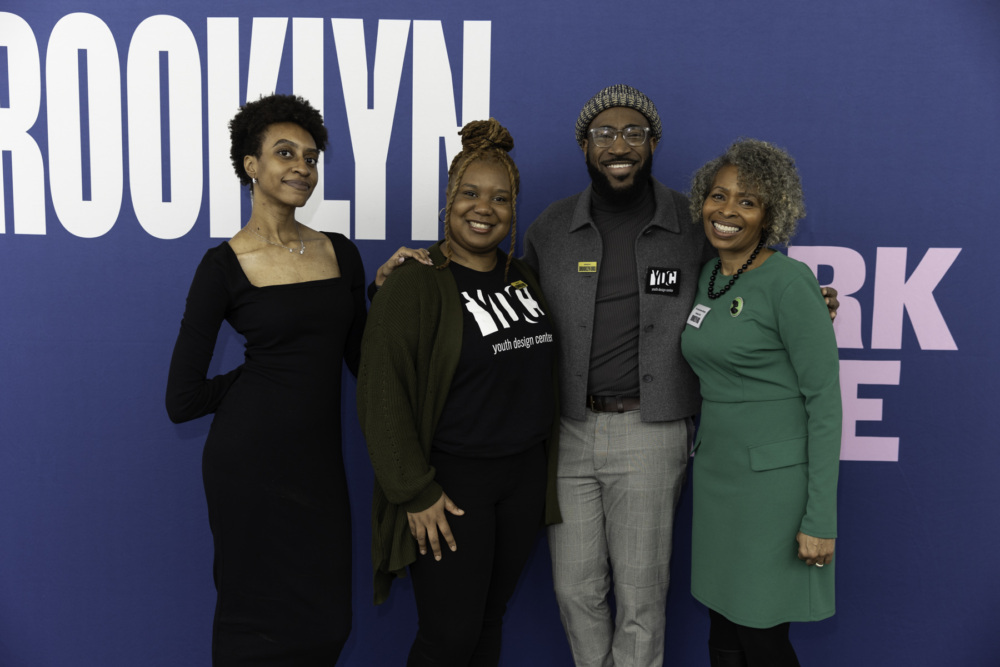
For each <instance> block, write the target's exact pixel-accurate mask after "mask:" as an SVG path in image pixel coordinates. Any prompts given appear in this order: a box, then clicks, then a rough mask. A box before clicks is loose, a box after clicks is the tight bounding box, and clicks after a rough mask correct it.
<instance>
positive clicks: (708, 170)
mask: <svg viewBox="0 0 1000 667" xmlns="http://www.w3.org/2000/svg"><path fill="white" fill-rule="evenodd" d="M691 212H692V217H693V218H694V219H695V220H696V221H698V220H700V221H701V222H702V224H703V225H704V228H705V234H706V235H707V236H708V239H709V241H710V242H711V243H712V245H713V246H714V247H715V248H716V250H717V251H718V253H719V259H718V261H716V262H709V263H708V264H707V265H706V266H705V268H704V269H703V270H702V274H701V278H700V281H699V284H698V292H697V296H696V298H695V306H694V309H693V310H692V312H691V314H690V316H689V318H688V322H687V326H686V327H685V330H684V333H683V336H682V349H683V352H684V356H685V358H686V359H687V361H688V363H690V364H691V367H692V368H693V369H694V370H695V372H696V373H697V374H698V377H699V379H700V381H701V394H702V416H701V427H700V429H699V433H698V438H697V441H696V444H695V452H696V453H695V459H694V461H695V463H694V466H693V470H694V472H693V476H694V519H693V524H694V527H693V537H692V574H691V591H692V594H693V595H694V596H695V598H697V599H698V600H699V601H700V602H702V603H703V604H704V605H706V606H707V607H708V608H709V613H710V616H711V631H710V635H709V650H710V651H711V653H712V663H711V664H712V665H713V667H715V666H729V665H732V666H740V665H746V666H748V667H754V666H755V665H768V666H772V667H784V666H786V665H787V666H797V665H798V664H799V662H798V660H797V658H796V656H795V651H794V649H793V648H792V645H791V643H790V642H789V640H788V629H789V622H791V621H818V620H821V619H824V618H827V617H829V616H831V615H833V613H834V569H835V562H834V558H833V550H834V541H835V538H836V536H837V475H838V468H839V462H840V432H841V400H840V384H839V372H838V371H839V361H838V358H837V343H836V339H835V337H834V332H833V327H832V326H831V324H830V314H829V312H828V310H827V307H826V305H825V304H824V302H823V296H822V295H821V294H820V288H819V285H818V284H817V282H816V279H815V277H814V276H813V274H812V272H811V271H810V270H809V268H808V267H806V266H805V265H804V264H802V263H800V262H797V261H795V260H792V259H789V258H788V257H787V256H785V255H783V254H781V253H778V252H775V251H774V250H772V249H771V247H770V246H772V245H775V244H787V243H788V241H789V239H790V238H791V236H792V234H793V233H794V231H795V226H796V223H797V221H798V220H799V219H800V218H802V217H803V216H804V215H805V206H804V204H803V201H802V188H801V185H800V182H799V177H798V173H797V172H796V170H795V163H794V161H793V160H792V158H791V157H790V156H789V155H788V154H787V153H785V152H784V151H783V150H781V149H779V148H776V147H775V146H772V145H770V144H768V143H765V142H762V141H756V140H752V139H746V140H741V141H737V142H736V143H734V144H733V145H732V146H730V147H729V149H728V150H727V151H726V153H725V154H723V155H722V156H720V157H718V158H716V159H715V160H713V161H711V162H709V163H708V164H706V165H705V166H704V167H702V168H701V169H700V170H699V171H698V172H697V173H696V174H695V177H694V181H693V184H692V190H691Z"/></svg>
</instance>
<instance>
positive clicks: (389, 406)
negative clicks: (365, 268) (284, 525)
mask: <svg viewBox="0 0 1000 667" xmlns="http://www.w3.org/2000/svg"><path fill="white" fill-rule="evenodd" d="M414 268H419V267H414ZM405 269H406V267H405V265H404V266H402V267H400V268H399V269H397V270H396V272H395V273H393V275H392V279H391V280H387V281H386V283H385V285H383V286H382V289H381V290H379V295H378V298H377V299H376V300H375V301H374V303H373V304H372V309H371V312H370V313H369V316H368V325H367V327H366V328H365V333H364V338H363V340H362V344H361V365H360V368H359V372H358V418H359V420H360V422H361V429H362V431H364V434H365V441H366V443H367V446H368V454H369V456H370V458H371V461H372V467H373V468H374V470H375V478H376V481H377V482H378V484H379V486H380V487H381V489H382V491H383V492H384V493H385V496H386V499H387V500H388V501H389V502H390V503H392V504H394V505H399V506H401V507H402V508H403V509H405V510H406V511H407V512H420V511H423V510H425V509H427V508H428V507H430V506H431V505H433V504H434V503H435V502H436V501H437V500H438V498H440V497H441V493H442V489H441V486H440V485H439V484H438V483H437V482H435V481H434V473H435V471H434V468H433V467H432V466H431V465H430V464H429V463H428V462H427V454H426V452H425V451H424V446H423V443H422V442H421V438H420V424H419V419H420V417H421V409H420V405H421V401H420V398H421V397H419V396H418V391H419V390H420V389H419V387H420V384H419V382H418V377H417V367H418V363H420V355H421V354H429V352H428V351H427V350H424V349H422V345H421V338H422V337H423V335H422V332H423V329H424V328H426V327H427V326H429V324H428V323H429V322H430V321H432V320H434V319H435V317H434V315H432V314H429V313H425V312H423V311H424V310H425V304H424V301H426V300H428V299H430V298H431V297H432V294H431V291H430V290H427V289H426V288H424V287H422V282H421V281H419V280H415V276H412V275H407V274H410V273H412V272H411V271H406V270H405ZM397 274H398V275H397ZM441 389H442V390H443V391H447V389H448V388H447V387H443V388H441ZM428 444H429V443H428Z"/></svg>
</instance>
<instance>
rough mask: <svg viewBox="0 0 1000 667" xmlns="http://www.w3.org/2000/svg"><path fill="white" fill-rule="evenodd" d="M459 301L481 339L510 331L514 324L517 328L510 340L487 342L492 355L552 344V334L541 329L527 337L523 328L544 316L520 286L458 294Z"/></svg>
mask: <svg viewBox="0 0 1000 667" xmlns="http://www.w3.org/2000/svg"><path fill="white" fill-rule="evenodd" d="M521 285H524V284H523V283H521ZM462 298H463V299H464V300H465V308H466V310H468V311H469V312H470V313H471V314H472V316H473V317H474V318H475V320H476V323H477V324H478V325H479V331H480V333H482V335H483V338H486V337H487V336H489V335H491V334H494V333H496V332H498V331H501V330H509V329H511V328H514V325H515V323H517V324H519V325H520V326H518V327H517V328H516V333H515V335H514V336H513V337H510V338H506V339H504V340H503V341H500V342H499V343H491V345H492V347H493V354H494V356H495V355H497V354H499V353H501V352H509V351H510V350H521V349H528V348H530V347H531V346H532V345H535V344H538V343H551V342H552V334H551V333H549V332H548V331H546V330H545V329H544V328H540V329H535V331H538V332H539V333H537V334H534V335H530V332H531V329H528V330H526V327H531V326H534V325H538V324H539V323H540V322H542V317H543V316H544V315H545V312H544V311H543V310H542V308H541V306H540V305H538V302H537V301H536V300H535V298H534V297H532V296H531V291H530V290H529V289H528V286H527V285H524V286H523V287H514V286H512V285H508V286H507V287H505V288H504V289H503V291H501V292H493V293H492V294H487V295H486V296H484V295H483V291H482V290H476V291H475V293H471V292H462ZM524 334H529V335H524Z"/></svg>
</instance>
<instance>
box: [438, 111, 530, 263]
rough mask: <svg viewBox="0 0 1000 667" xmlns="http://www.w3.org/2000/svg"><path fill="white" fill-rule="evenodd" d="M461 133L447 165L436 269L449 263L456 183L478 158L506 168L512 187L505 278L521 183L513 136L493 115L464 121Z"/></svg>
mask: <svg viewBox="0 0 1000 667" xmlns="http://www.w3.org/2000/svg"><path fill="white" fill-rule="evenodd" d="M459 134H460V135H461V136H462V150H461V152H460V153H459V154H458V155H456V156H455V158H454V159H453V160H452V161H451V167H449V168H448V190H447V193H446V202H445V206H444V243H443V244H442V245H441V250H442V252H444V256H445V262H444V264H441V265H440V266H438V267H437V268H439V269H443V268H444V267H446V266H448V264H450V263H451V230H450V229H449V226H450V221H451V208H452V205H453V204H454V203H455V196H456V195H457V194H458V186H459V185H460V184H461V182H462V177H463V176H465V170H466V169H468V168H469V165H470V164H472V163H473V162H476V161H477V160H486V161H493V162H499V163H500V164H501V165H503V166H504V168H506V169H507V175H508V176H510V190H511V197H512V199H511V202H510V205H511V219H510V252H508V253H507V265H506V267H504V279H505V280H506V277H507V272H508V271H509V270H510V258H511V257H513V255H514V242H515V241H516V240H517V191H518V190H519V189H520V185H521V175H520V173H519V172H518V171H517V165H516V164H514V160H513V158H511V156H510V151H511V150H512V149H513V148H514V138H513V137H511V136H510V132H508V131H507V128H505V127H504V126H503V125H501V124H500V123H499V122H497V120H496V119H495V118H490V119H489V120H474V121H472V122H471V123H468V124H466V126H465V127H463V128H462V130H461V131H460V132H459Z"/></svg>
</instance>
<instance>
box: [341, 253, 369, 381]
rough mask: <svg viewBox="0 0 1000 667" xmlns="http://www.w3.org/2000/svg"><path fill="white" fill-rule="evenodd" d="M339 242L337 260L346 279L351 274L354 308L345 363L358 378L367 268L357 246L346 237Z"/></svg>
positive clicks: (365, 306)
mask: <svg viewBox="0 0 1000 667" xmlns="http://www.w3.org/2000/svg"><path fill="white" fill-rule="evenodd" d="M338 241H339V242H338V243H337V244H336V251H337V258H338V261H339V262H340V264H341V266H340V268H341V271H344V272H345V275H344V277H345V278H347V277H348V273H349V279H350V281H351V301H352V303H353V308H354V317H353V318H352V320H351V329H350V331H348V332H347V341H346V343H345V345H344V361H345V362H346V363H347V368H348V369H350V371H351V373H352V374H354V376H355V377H357V375H358V363H359V362H360V360H361V337H362V335H363V334H364V332H365V321H366V319H367V317H368V310H367V304H366V303H365V267H364V263H363V262H362V260H361V253H360V252H358V247H357V246H356V245H354V244H353V243H351V241H350V240H348V239H347V237H345V236H341V237H340V239H338ZM373 284H374V283H373Z"/></svg>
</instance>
